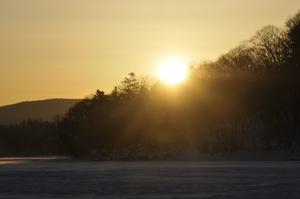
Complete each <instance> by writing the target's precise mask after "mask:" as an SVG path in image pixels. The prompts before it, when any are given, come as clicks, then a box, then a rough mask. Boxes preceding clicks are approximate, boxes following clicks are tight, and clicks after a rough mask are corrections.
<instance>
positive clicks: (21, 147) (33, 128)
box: [0, 119, 53, 157]
mask: <svg viewBox="0 0 300 199" xmlns="http://www.w3.org/2000/svg"><path fill="white" fill-rule="evenodd" d="M52 125H53V124H51V123H49V122H44V121H42V120H39V119H36V120H32V119H27V120H23V121H21V122H20V123H18V124H9V125H7V124H0V156H2V157H3V156H6V157H9V156H10V157H12V156H14V157H16V156H45V155H53V151H52V150H51V149H50V148H49V143H48V139H49V136H50V134H51V131H50V129H51V128H52Z"/></svg>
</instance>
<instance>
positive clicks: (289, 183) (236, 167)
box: [0, 158, 300, 199]
mask: <svg viewBox="0 0 300 199" xmlns="http://www.w3.org/2000/svg"><path fill="white" fill-rule="evenodd" d="M0 198H1V199H4V198H9V199H12V198H14V199H24V198H26V199H27V198H28V199H29V198H34V199H36V198H47V199H51V198H75V199H76V198H78V199H82V198H107V199H110V198H128V199H129V198H130V199H146V198H147V199H150V198H163V199H186V198H192V199H196V198H300V161H139V162H129V161H128V162H117V161H107V162H100V161H98V162H96V161H84V160H70V159H26V158H25V159H0Z"/></svg>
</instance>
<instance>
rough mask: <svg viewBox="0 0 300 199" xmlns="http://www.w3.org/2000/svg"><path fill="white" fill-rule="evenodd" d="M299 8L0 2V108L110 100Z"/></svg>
mask: <svg viewBox="0 0 300 199" xmlns="http://www.w3.org/2000/svg"><path fill="white" fill-rule="evenodd" d="M298 9H300V1H299V0H243V1H242V0H0V44H1V45H0V81H1V84H0V96H1V97H0V106H2V105H7V104H12V103H16V102H21V101H31V100H41V99H49V98H84V97H85V96H87V95H89V94H91V93H93V92H95V91H96V89H100V90H103V91H105V92H106V93H110V91H111V90H112V89H113V88H114V86H117V85H118V84H119V83H120V81H122V79H123V78H124V77H125V76H126V75H127V74H128V73H129V72H135V73H136V74H138V75H150V76H152V75H154V74H155V69H156V67H157V64H158V63H159V62H160V61H161V60H163V59H164V58H165V57H167V56H169V55H175V56H178V57H182V58H184V59H186V60H187V61H189V62H195V61H202V60H206V59H210V60H214V59H216V58H217V57H218V56H219V55H221V54H222V53H226V52H227V51H228V50H230V49H231V48H233V47H235V46H236V45H237V44H238V43H239V42H241V41H243V40H246V39H249V38H250V37H251V36H252V35H254V34H255V32H256V31H257V30H259V29H261V28H262V27H263V26H265V25H269V24H272V25H277V26H281V27H282V26H283V25H284V22H285V21H286V19H287V17H288V16H291V15H293V14H295V13H296V12H297V11H298Z"/></svg>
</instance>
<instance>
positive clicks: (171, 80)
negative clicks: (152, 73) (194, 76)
mask: <svg viewBox="0 0 300 199" xmlns="http://www.w3.org/2000/svg"><path fill="white" fill-rule="evenodd" d="M186 75H187V67H186V63H185V62H184V61H183V60H180V59H179V58H174V57H171V58H168V59H166V60H165V61H163V62H162V63H161V64H160V65H159V69H158V77H159V78H160V79H161V80H162V81H164V82H166V83H167V84H170V85H175V84H177V83H180V82H182V81H183V80H184V79H185V77H186Z"/></svg>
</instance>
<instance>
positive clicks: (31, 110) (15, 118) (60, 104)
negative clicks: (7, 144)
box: [0, 99, 80, 124]
mask: <svg viewBox="0 0 300 199" xmlns="http://www.w3.org/2000/svg"><path fill="white" fill-rule="evenodd" d="M78 101H80V99H48V100H40V101H26V102H21V103H17V104H12V105H7V106H1V107H0V124H9V123H19V122H20V121H22V120H23V119H28V118H30V119H42V120H43V121H52V120H53V116H55V115H58V114H65V113H66V112H67V110H68V109H69V108H70V107H72V106H73V105H75V103H77V102H78Z"/></svg>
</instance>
